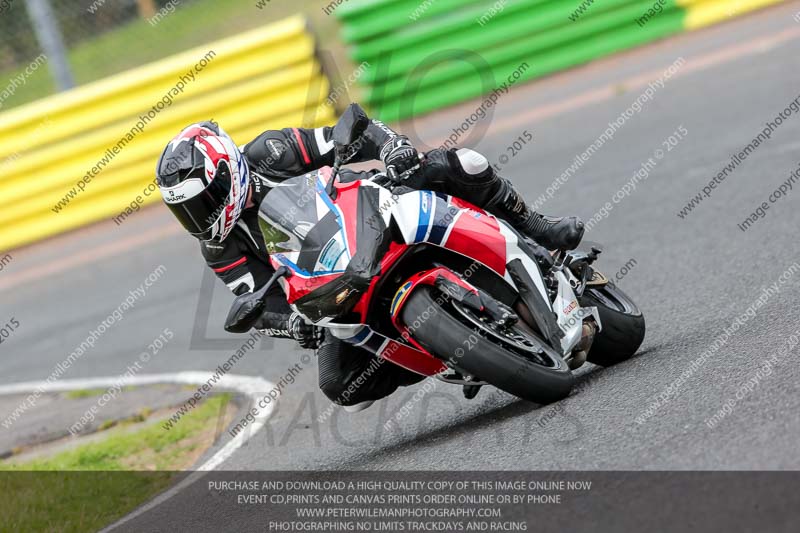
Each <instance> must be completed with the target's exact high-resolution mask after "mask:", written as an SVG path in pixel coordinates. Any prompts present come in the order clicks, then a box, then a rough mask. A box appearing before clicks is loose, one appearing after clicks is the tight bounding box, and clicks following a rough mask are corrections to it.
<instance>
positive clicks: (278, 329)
mask: <svg viewBox="0 0 800 533" xmlns="http://www.w3.org/2000/svg"><path fill="white" fill-rule="evenodd" d="M254 328H255V329H258V330H261V331H262V332H264V334H265V335H269V336H270V337H274V338H278V339H292V340H296V341H297V342H298V344H300V346H301V347H302V348H305V349H307V350H316V349H317V348H319V346H320V344H322V339H323V337H324V330H323V329H322V328H319V327H317V326H315V325H313V324H309V323H308V322H306V319H305V318H303V317H302V316H300V315H298V314H297V313H294V312H292V313H291V314H288V313H274V312H269V311H267V312H265V313H264V314H262V315H261V318H259V320H258V322H256V324H255V326H254Z"/></svg>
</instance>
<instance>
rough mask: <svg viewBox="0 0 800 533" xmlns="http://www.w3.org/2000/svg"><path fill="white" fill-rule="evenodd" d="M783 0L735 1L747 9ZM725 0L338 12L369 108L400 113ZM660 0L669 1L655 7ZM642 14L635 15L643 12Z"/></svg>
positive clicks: (589, 51) (709, 13) (382, 4)
mask: <svg viewBox="0 0 800 533" xmlns="http://www.w3.org/2000/svg"><path fill="white" fill-rule="evenodd" d="M730 1H731V2H733V0H730ZM780 1H781V0H737V6H738V7H739V10H738V11H737V12H742V13H744V12H748V11H752V10H754V9H759V8H761V7H764V6H766V5H770V4H775V3H779V2H780ZM728 6H729V3H728V2H727V1H726V0H666V3H665V4H661V3H660V2H659V3H658V4H657V3H656V2H655V1H654V0H595V2H594V3H591V4H590V5H588V6H587V5H586V4H585V3H584V0H483V1H476V0H349V1H348V2H347V3H346V4H343V5H342V6H340V7H339V8H338V9H337V11H336V15H337V17H338V18H339V19H340V20H341V21H342V23H343V30H342V33H343V37H344V39H345V41H346V42H348V43H349V44H351V45H352V46H351V49H350V54H351V57H352V58H353V59H354V60H355V61H356V62H359V63H361V64H362V65H363V67H362V71H361V72H362V74H361V76H360V78H359V83H360V84H362V85H365V86H366V87H367V90H366V93H365V94H366V98H365V101H366V103H367V104H368V105H369V106H370V107H371V108H372V112H373V114H375V115H376V116H378V117H380V118H381V119H383V120H385V121H396V120H400V119H405V118H409V117H412V116H415V115H419V114H422V113H426V112H429V111H433V110H436V109H438V108H440V107H443V106H447V105H452V104H455V103H458V102H461V101H463V100H466V99H469V98H473V97H475V96H478V95H481V94H488V93H491V92H493V91H494V90H495V88H497V87H499V86H501V85H502V83H504V82H506V80H507V78H508V76H509V75H510V74H511V73H513V72H514V71H515V70H517V69H518V68H520V66H521V65H525V69H524V72H522V73H521V74H519V75H518V79H516V82H522V81H525V80H531V79H534V78H537V77H540V76H544V75H547V74H551V73H553V72H556V71H559V70H563V69H566V68H570V67H574V66H577V65H580V64H582V63H585V62H588V61H592V60H594V59H597V58H600V57H603V56H605V55H608V54H613V53H616V52H619V51H622V50H625V49H628V48H632V47H635V46H640V45H642V44H645V43H648V42H651V41H655V40H657V39H660V38H663V37H667V36H670V35H673V34H676V33H680V32H683V31H686V30H687V29H689V28H697V27H703V26H706V25H709V24H713V23H716V22H719V21H721V20H725V19H726V17H728V16H729V15H730V13H729V11H730V9H729V7H728ZM656 7H661V8H663V9H662V10H661V11H660V12H658V13H654V9H655V8H656ZM648 12H649V16H646V17H645V19H644V20H643V21H640V23H637V20H638V19H641V17H643V16H645V15H647V14H648Z"/></svg>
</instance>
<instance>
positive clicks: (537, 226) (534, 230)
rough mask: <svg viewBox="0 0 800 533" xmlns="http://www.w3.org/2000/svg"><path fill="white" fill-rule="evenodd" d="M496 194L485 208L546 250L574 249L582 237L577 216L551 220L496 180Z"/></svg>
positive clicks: (503, 180) (512, 186)
mask: <svg viewBox="0 0 800 533" xmlns="http://www.w3.org/2000/svg"><path fill="white" fill-rule="evenodd" d="M496 187H497V193H496V194H495V195H494V197H493V198H491V199H490V200H489V201H488V202H487V203H486V205H484V206H483V208H484V209H486V210H487V211H489V212H490V213H492V214H493V215H496V216H499V217H500V218H502V219H503V220H505V221H507V222H508V223H509V224H511V225H512V226H513V227H514V229H516V230H517V231H519V232H520V233H522V234H523V235H525V236H526V237H529V238H531V239H533V240H534V241H536V243H538V244H540V245H542V246H544V247H545V248H547V249H549V250H573V249H575V248H577V247H578V245H579V244H580V242H581V239H582V238H583V232H584V225H583V222H582V221H581V220H580V219H579V218H578V217H562V218H554V217H548V216H544V215H541V214H539V213H537V212H536V211H533V210H532V209H530V208H529V207H528V206H527V205H526V204H525V200H524V199H523V198H522V195H521V194H520V193H519V192H518V191H517V190H516V188H515V187H514V185H513V184H512V183H511V182H510V181H508V180H507V179H505V178H500V177H499V176H498V177H497V182H496Z"/></svg>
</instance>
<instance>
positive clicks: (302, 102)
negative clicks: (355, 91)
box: [0, 16, 334, 250]
mask: <svg viewBox="0 0 800 533" xmlns="http://www.w3.org/2000/svg"><path fill="white" fill-rule="evenodd" d="M329 92H330V85H329V82H328V80H327V79H326V78H325V77H324V75H323V74H322V72H321V68H320V65H319V63H318V62H317V60H316V58H315V56H314V41H313V37H312V36H311V35H310V34H309V32H308V31H307V29H306V23H305V20H304V19H303V18H302V17H299V16H298V17H292V18H289V19H286V20H284V21H281V22H278V23H276V24H272V25H270V26H266V27H263V28H259V29H257V30H254V31H251V32H248V33H246V34H243V35H239V36H237V37H235V38H232V39H227V40H224V41H219V42H215V43H209V44H207V45H205V46H202V47H198V48H196V49H193V50H189V51H187V52H183V53H181V54H178V55H176V56H173V57H170V58H167V59H164V60H161V61H158V62H156V63H152V64H149V65H145V66H143V67H139V68H136V69H133V70H130V71H127V72H123V73H121V74H118V75H115V76H112V77H110V78H107V79H104V80H101V81H98V82H95V83H92V84H89V85H86V86H83V87H79V88H77V89H74V90H72V91H68V92H66V93H61V94H57V95H54V96H51V97H48V98H45V99H42V100H39V101H37V102H33V103H31V104H28V105H25V106H21V107H19V108H16V109H12V110H10V111H8V112H6V113H3V114H0V169H1V171H0V198H3V204H4V205H3V209H2V210H0V228H2V232H0V250H7V249H10V248H13V247H17V246H21V245H24V244H28V243H31V242H34V241H36V240H39V239H42V238H45V237H49V236H52V235H55V234H58V233H61V232H63V231H67V230H70V229H74V228H77V227H80V226H82V225H85V224H89V223H91V222H95V221H98V220H101V219H104V218H110V217H113V216H116V215H118V214H120V213H121V212H123V211H124V210H125V208H126V206H128V205H129V204H130V203H131V202H132V201H133V200H134V199H135V198H136V197H137V196H142V192H143V190H144V189H146V188H147V186H148V185H149V184H150V183H151V182H152V181H153V179H154V169H155V164H156V160H157V158H158V156H159V154H160V152H161V150H162V149H163V147H164V146H165V145H166V143H167V141H168V140H169V139H170V138H171V137H172V136H173V135H175V134H176V133H177V132H178V131H179V130H180V129H181V128H182V127H183V126H186V125H187V124H189V123H191V122H196V121H199V120H209V119H214V120H216V121H218V122H219V123H220V125H222V126H223V127H224V128H225V130H226V131H227V132H228V133H230V134H231V136H232V137H233V138H234V139H235V140H236V142H238V143H240V144H244V143H246V142H248V141H249V140H251V139H252V138H253V137H255V136H257V135H258V134H259V133H261V132H262V131H264V130H265V129H271V128H283V127H287V126H305V127H316V126H320V125H323V124H330V123H332V122H333V121H334V116H333V110H332V109H331V108H330V107H329V106H327V105H323V103H324V101H325V99H326V98H327V95H328V94H329ZM87 175H88V176H89V180H88V183H85V184H84V185H83V190H80V187H79V186H78V182H80V181H81V180H82V179H83V178H84V177H85V176H87ZM71 192H72V193H73V196H72V197H71V198H70V197H69V195H70V193H71ZM143 200H144V203H150V202H155V201H159V200H160V195H159V194H158V193H156V194H155V195H152V194H151V195H149V196H146V197H144V198H143ZM59 202H60V203H61V205H60V207H59Z"/></svg>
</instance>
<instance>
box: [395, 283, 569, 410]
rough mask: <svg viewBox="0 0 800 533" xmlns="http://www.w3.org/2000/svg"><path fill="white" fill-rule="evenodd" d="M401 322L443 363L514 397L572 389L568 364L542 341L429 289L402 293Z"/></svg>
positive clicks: (562, 394)
mask: <svg viewBox="0 0 800 533" xmlns="http://www.w3.org/2000/svg"><path fill="white" fill-rule="evenodd" d="M401 320H402V322H403V323H404V324H405V325H406V327H408V328H409V331H410V333H411V335H412V336H413V337H414V339H415V340H416V341H417V342H418V343H420V344H421V345H422V346H424V347H425V349H427V350H428V351H429V352H430V353H431V354H433V355H434V356H435V357H437V358H439V359H441V360H443V361H445V362H447V363H448V366H450V367H452V368H454V369H456V370H458V371H459V372H461V373H462V374H467V375H470V376H473V377H476V378H478V379H480V380H483V381H486V382H488V383H491V384H492V385H494V386H495V387H497V388H499V389H502V390H504V391H506V392H508V393H510V394H513V395H514V396H517V397H519V398H522V399H525V400H529V401H532V402H536V403H540V404H547V403H552V402H556V401H558V400H561V399H563V398H566V397H567V396H568V395H569V393H570V390H572V385H573V382H574V378H573V376H572V373H571V372H570V369H569V367H568V366H567V364H566V363H565V362H564V360H563V359H562V358H561V357H560V356H559V355H558V353H556V352H555V350H553V349H552V348H551V347H549V346H547V344H546V343H545V342H544V341H543V340H541V339H539V338H538V337H536V336H535V335H534V334H533V333H531V332H528V331H525V330H523V329H522V328H520V327H519V326H512V327H510V328H507V329H506V330H502V331H500V330H498V329H497V328H494V327H492V326H490V325H488V324H487V323H485V322H484V321H482V320H481V317H479V316H477V313H475V312H474V311H472V310H470V309H468V308H466V307H465V306H463V305H461V304H459V303H458V302H456V301H453V300H451V299H450V298H447V297H446V296H444V295H443V294H442V293H440V292H439V291H436V290H434V289H432V288H430V287H420V288H419V289H417V290H415V291H414V292H413V293H412V294H411V295H410V296H409V297H408V301H407V302H406V304H405V306H404V307H403V310H402V314H401Z"/></svg>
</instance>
